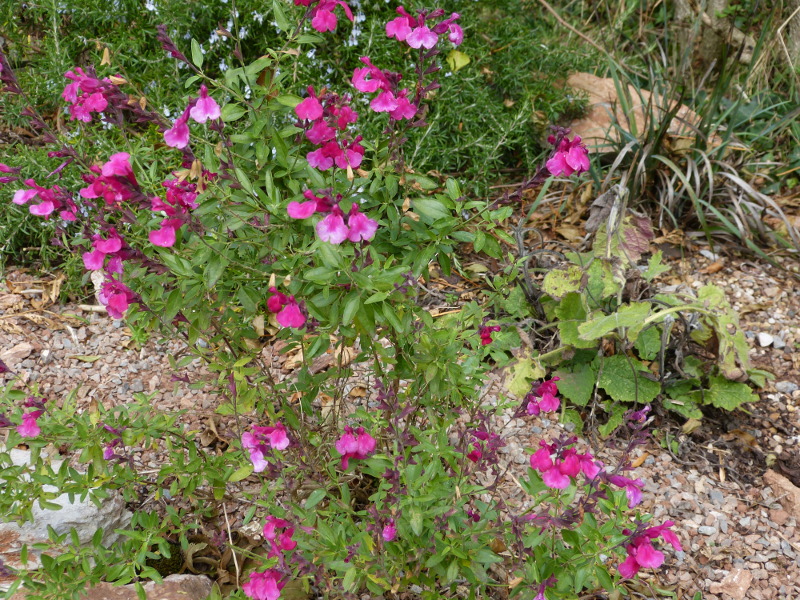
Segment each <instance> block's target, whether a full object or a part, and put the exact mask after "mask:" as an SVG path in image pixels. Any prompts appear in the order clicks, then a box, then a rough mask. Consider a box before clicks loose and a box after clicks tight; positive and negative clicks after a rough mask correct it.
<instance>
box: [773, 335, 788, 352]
mask: <svg viewBox="0 0 800 600" xmlns="http://www.w3.org/2000/svg"><path fill="white" fill-rule="evenodd" d="M772 347H773V348H777V349H778V350H780V349H781V348H785V347H786V342H784V341H783V339H782V338H781V337H780V336H777V335H776V336H775V338H774V339H773V340H772Z"/></svg>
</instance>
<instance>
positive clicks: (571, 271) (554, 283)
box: [542, 265, 584, 298]
mask: <svg viewBox="0 0 800 600" xmlns="http://www.w3.org/2000/svg"><path fill="white" fill-rule="evenodd" d="M583 275H584V273H583V269H581V268H580V267H579V266H577V265H570V266H569V267H567V268H566V269H554V270H552V271H550V272H549V273H547V275H545V276H544V281H542V290H544V292H545V293H546V294H548V295H550V296H552V297H553V298H563V297H564V296H565V295H566V294H569V293H570V292H577V291H578V290H580V289H581V281H582V280H583Z"/></svg>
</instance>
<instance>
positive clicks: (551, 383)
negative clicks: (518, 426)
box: [525, 377, 561, 415]
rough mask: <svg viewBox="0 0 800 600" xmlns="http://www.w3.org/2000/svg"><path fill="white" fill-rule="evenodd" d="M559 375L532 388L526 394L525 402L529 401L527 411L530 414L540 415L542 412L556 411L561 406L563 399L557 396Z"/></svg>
mask: <svg viewBox="0 0 800 600" xmlns="http://www.w3.org/2000/svg"><path fill="white" fill-rule="evenodd" d="M558 380H559V378H558V377H553V378H552V379H548V380H547V381H543V382H542V383H540V384H539V385H535V384H534V385H535V387H532V388H531V391H530V392H529V393H528V394H527V395H526V396H525V402H527V403H528V405H527V407H526V411H527V413H528V414H529V415H538V414H539V413H542V412H554V411H556V410H558V407H559V406H561V401H560V400H559V399H558V398H557V397H556V394H558V384H556V381H558Z"/></svg>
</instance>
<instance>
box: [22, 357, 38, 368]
mask: <svg viewBox="0 0 800 600" xmlns="http://www.w3.org/2000/svg"><path fill="white" fill-rule="evenodd" d="M35 365H36V363H35V362H34V361H33V360H31V359H30V358H26V359H25V360H23V361H22V363H20V366H21V367H22V368H23V369H32V368H33V367H34V366H35Z"/></svg>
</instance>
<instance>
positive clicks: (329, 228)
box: [286, 190, 378, 244]
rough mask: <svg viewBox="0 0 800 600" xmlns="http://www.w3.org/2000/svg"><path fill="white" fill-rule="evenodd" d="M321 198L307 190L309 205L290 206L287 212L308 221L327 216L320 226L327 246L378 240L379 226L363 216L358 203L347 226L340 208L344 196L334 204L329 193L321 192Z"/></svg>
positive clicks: (293, 204)
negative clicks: (329, 244)
mask: <svg viewBox="0 0 800 600" xmlns="http://www.w3.org/2000/svg"><path fill="white" fill-rule="evenodd" d="M317 194H321V196H317V195H316V194H315V193H314V192H312V191H311V190H306V191H305V192H303V197H305V198H306V202H296V201H293V202H290V203H289V205H288V206H287V207H286V212H287V213H288V214H289V216H290V217H292V218H293V219H307V218H309V217H311V216H312V215H314V214H316V213H323V214H325V213H327V215H326V216H325V217H324V218H323V219H322V220H321V221H319V222H318V223H317V225H316V231H317V235H318V236H319V239H321V240H322V241H323V242H329V243H331V244H341V243H342V242H344V241H345V240H350V241H351V242H361V241H365V242H366V241H369V240H371V239H372V238H373V237H374V236H375V232H376V231H377V230H378V222H377V221H375V220H374V219H370V218H369V217H368V216H366V215H365V214H364V213H362V212H361V211H360V210H359V208H358V204H356V203H355V202H354V203H353V204H352V205H351V206H350V211H349V213H348V214H347V224H345V215H344V212H343V211H342V209H341V208H339V202H341V200H342V196H341V195H340V194H337V196H336V200H335V201H334V199H333V198H332V197H331V195H330V191H329V190H320V191H318V192H317Z"/></svg>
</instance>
